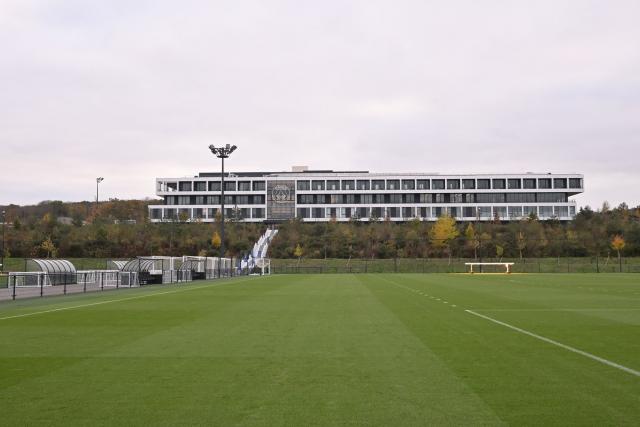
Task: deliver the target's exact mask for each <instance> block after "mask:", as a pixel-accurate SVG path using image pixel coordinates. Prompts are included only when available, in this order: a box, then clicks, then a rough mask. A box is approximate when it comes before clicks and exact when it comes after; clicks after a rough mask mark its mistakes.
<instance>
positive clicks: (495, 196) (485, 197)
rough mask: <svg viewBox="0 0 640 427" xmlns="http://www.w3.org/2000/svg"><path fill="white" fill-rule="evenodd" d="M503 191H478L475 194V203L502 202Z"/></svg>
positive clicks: (503, 198)
mask: <svg viewBox="0 0 640 427" xmlns="http://www.w3.org/2000/svg"><path fill="white" fill-rule="evenodd" d="M504 200H505V194H504V193H479V194H476V203H504Z"/></svg>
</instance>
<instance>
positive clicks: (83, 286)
mask: <svg viewBox="0 0 640 427" xmlns="http://www.w3.org/2000/svg"><path fill="white" fill-rule="evenodd" d="M82 283H83V285H82V293H85V294H86V293H87V273H84V280H83V281H82Z"/></svg>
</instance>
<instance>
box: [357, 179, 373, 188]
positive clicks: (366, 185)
mask: <svg viewBox="0 0 640 427" xmlns="http://www.w3.org/2000/svg"><path fill="white" fill-rule="evenodd" d="M356 185H357V188H358V190H369V189H370V188H371V183H370V182H369V180H368V179H359V180H358V181H357V183H356Z"/></svg>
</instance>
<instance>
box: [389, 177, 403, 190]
mask: <svg viewBox="0 0 640 427" xmlns="http://www.w3.org/2000/svg"><path fill="white" fill-rule="evenodd" d="M399 189H400V180H399V179H388V180H387V190H399Z"/></svg>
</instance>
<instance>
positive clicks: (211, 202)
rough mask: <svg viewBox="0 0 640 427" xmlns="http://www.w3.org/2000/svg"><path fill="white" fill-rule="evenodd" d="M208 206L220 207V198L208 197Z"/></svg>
mask: <svg viewBox="0 0 640 427" xmlns="http://www.w3.org/2000/svg"><path fill="white" fill-rule="evenodd" d="M206 204H207V205H219V204H220V196H207V198H206Z"/></svg>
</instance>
